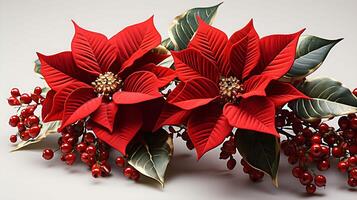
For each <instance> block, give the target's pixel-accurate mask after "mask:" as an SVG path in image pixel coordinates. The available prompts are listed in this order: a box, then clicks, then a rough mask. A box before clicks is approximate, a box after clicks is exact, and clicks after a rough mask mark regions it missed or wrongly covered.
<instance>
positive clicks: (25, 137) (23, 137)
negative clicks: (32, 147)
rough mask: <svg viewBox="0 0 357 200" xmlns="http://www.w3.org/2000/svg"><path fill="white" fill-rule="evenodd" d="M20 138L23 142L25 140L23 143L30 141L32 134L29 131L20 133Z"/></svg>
mask: <svg viewBox="0 0 357 200" xmlns="http://www.w3.org/2000/svg"><path fill="white" fill-rule="evenodd" d="M20 138H21V140H23V141H27V140H29V139H30V134H29V132H28V131H23V132H21V133H20Z"/></svg>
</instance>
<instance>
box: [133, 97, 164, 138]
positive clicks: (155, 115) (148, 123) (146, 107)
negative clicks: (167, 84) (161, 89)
mask: <svg viewBox="0 0 357 200" xmlns="http://www.w3.org/2000/svg"><path fill="white" fill-rule="evenodd" d="M165 103H166V102H165V99H164V98H160V99H154V100H151V101H146V102H143V103H140V104H139V106H140V107H139V109H140V110H141V111H142V113H143V119H145V120H143V126H142V128H141V129H142V130H143V131H146V132H153V131H152V130H153V129H154V128H155V124H156V122H157V120H158V119H159V117H160V114H161V111H162V109H163V107H164V105H165Z"/></svg>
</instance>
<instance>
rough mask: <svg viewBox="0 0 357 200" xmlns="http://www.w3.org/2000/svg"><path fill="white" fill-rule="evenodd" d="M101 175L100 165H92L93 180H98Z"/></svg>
mask: <svg viewBox="0 0 357 200" xmlns="http://www.w3.org/2000/svg"><path fill="white" fill-rule="evenodd" d="M101 174H102V171H101V170H100V165H99V164H94V165H93V166H92V176H93V177H94V178H98V177H99V176H100V175H101Z"/></svg>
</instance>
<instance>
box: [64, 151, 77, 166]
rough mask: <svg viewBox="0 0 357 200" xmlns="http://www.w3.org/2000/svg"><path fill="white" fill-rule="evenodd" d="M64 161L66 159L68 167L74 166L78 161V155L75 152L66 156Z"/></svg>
mask: <svg viewBox="0 0 357 200" xmlns="http://www.w3.org/2000/svg"><path fill="white" fill-rule="evenodd" d="M64 159H65V161H66V163H67V165H73V163H74V162H75V161H76V154H74V153H73V152H72V153H69V154H66V155H65V157H64Z"/></svg>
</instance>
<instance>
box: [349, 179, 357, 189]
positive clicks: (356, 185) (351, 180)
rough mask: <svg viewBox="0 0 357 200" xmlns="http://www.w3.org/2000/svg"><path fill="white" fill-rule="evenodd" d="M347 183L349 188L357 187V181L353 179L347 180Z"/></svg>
mask: <svg viewBox="0 0 357 200" xmlns="http://www.w3.org/2000/svg"><path fill="white" fill-rule="evenodd" d="M347 183H348V185H349V186H351V187H357V179H354V178H352V177H350V178H349V179H348V180H347Z"/></svg>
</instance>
